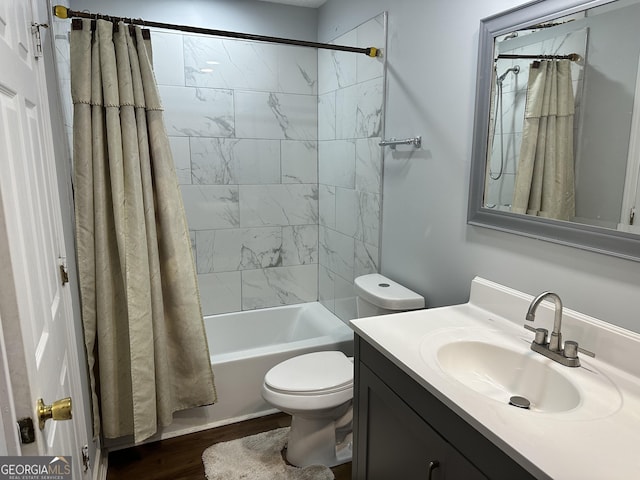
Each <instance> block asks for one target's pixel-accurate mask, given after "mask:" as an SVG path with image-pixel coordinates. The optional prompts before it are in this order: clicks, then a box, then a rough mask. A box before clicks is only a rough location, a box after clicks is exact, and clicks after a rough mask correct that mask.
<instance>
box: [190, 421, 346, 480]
mask: <svg viewBox="0 0 640 480" xmlns="http://www.w3.org/2000/svg"><path fill="white" fill-rule="evenodd" d="M288 434H289V427H285V428H278V429H276V430H271V431H268V432H264V433H258V434H257V435H251V436H250V437H244V438H239V439H238V440H232V441H230V442H223V443H216V444H215V445H212V446H211V447H209V448H207V449H206V450H205V451H204V453H203V454H202V461H203V462H204V472H205V475H206V476H207V479H208V480H332V479H333V478H334V476H333V472H332V471H331V469H330V468H328V467H325V466H323V465H312V466H310V467H305V468H297V467H293V466H291V465H287V463H286V462H285V461H284V459H283V458H282V453H281V452H282V449H283V448H284V446H285V444H286V443H287V435H288Z"/></svg>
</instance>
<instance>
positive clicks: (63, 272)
mask: <svg viewBox="0 0 640 480" xmlns="http://www.w3.org/2000/svg"><path fill="white" fill-rule="evenodd" d="M60 280H61V281H62V286H65V285H66V284H67V283H69V272H68V271H67V267H66V265H65V264H64V263H61V264H60Z"/></svg>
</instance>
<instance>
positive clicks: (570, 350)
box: [564, 340, 596, 358]
mask: <svg viewBox="0 0 640 480" xmlns="http://www.w3.org/2000/svg"><path fill="white" fill-rule="evenodd" d="M578 352H580V353H584V354H585V355H588V356H590V357H591V358H595V356H596V354H595V353H593V352H590V351H589V350H585V349H584V348H581V347H579V346H578V342H574V341H573V340H567V341H566V342H564V356H565V357H566V358H578Z"/></svg>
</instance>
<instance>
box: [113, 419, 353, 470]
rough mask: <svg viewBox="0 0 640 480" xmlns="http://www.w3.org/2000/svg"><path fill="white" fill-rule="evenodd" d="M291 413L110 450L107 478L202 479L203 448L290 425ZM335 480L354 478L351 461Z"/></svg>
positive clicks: (341, 467)
mask: <svg viewBox="0 0 640 480" xmlns="http://www.w3.org/2000/svg"><path fill="white" fill-rule="evenodd" d="M290 424H291V417H290V416H289V415H286V414H284V413H276V414H274V415H269V416H266V417H261V418H256V419H253V420H247V421H245V422H240V423H234V424H233V425H226V426H224V427H219V428H214V429H211V430H205V431H203V432H198V433H192V434H190V435H184V436H181V437H176V438H171V439H168V440H161V441H159V442H154V443H149V444H145V445H140V446H137V447H132V448H127V449H124V450H117V451H115V452H111V453H110V454H109V468H108V470H107V480H202V479H204V478H205V476H204V465H203V464H202V452H203V451H204V450H206V449H207V447H210V446H211V445H213V444H214V443H219V442H227V441H229V440H235V439H236V438H241V437H245V436H247V435H254V434H256V433H260V432H266V431H267V430H273V429H275V428H281V427H288V426H289V425H290ZM331 470H332V471H333V474H334V475H335V477H336V480H351V463H346V464H344V465H339V466H338V467H334V468H332V469H331Z"/></svg>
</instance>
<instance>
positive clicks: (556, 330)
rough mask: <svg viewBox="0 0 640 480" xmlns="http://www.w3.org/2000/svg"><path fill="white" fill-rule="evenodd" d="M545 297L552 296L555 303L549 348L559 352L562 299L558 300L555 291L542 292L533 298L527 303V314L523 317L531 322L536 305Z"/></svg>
mask: <svg viewBox="0 0 640 480" xmlns="http://www.w3.org/2000/svg"><path fill="white" fill-rule="evenodd" d="M547 297H553V301H554V303H555V316H554V317H553V331H552V332H551V338H550V340H549V350H551V351H553V352H561V351H562V333H560V329H561V328H562V300H560V297H559V296H558V294H557V293H553V292H542V293H541V294H540V295H538V296H537V297H536V298H534V299H533V300H532V301H531V304H530V305H529V309H528V310H527V316H526V317H525V318H526V319H527V320H529V321H530V322H533V321H534V320H535V319H536V309H537V308H538V305H540V302H542V300H544V299H545V298H547Z"/></svg>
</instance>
